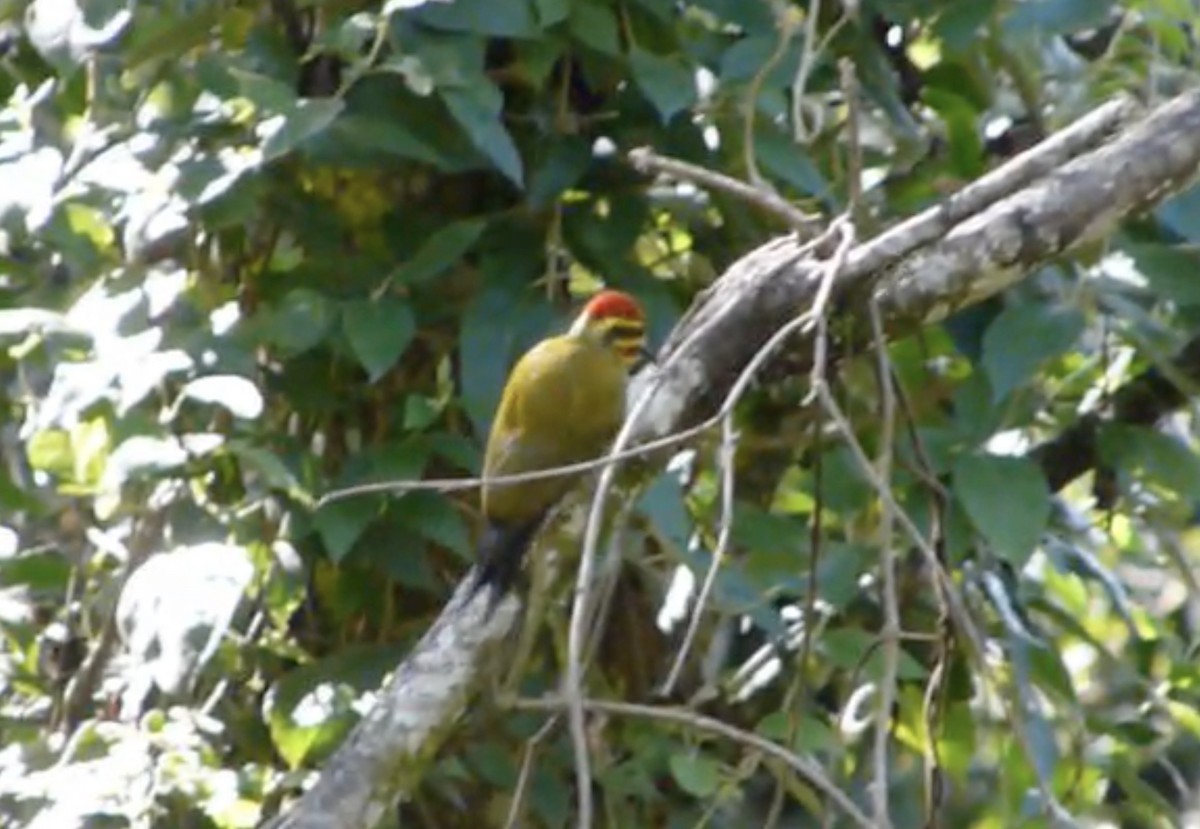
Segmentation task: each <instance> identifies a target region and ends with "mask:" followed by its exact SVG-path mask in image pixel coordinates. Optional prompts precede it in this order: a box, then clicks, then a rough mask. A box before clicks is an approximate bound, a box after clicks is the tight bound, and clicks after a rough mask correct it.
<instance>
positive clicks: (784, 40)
mask: <svg viewBox="0 0 1200 829" xmlns="http://www.w3.org/2000/svg"><path fill="white" fill-rule="evenodd" d="M768 5H770V6H771V10H772V12H774V14H775V25H776V26H778V27H779V39H778V40H777V41H776V43H775V49H774V50H773V51H772V52H771V54H770V55H769V56H768V57H767V59H766V61H764V62H763V65H762V66H760V67H759V68H758V71H757V72H755V73H754V77H753V78H751V79H750V83H748V84H747V85H746V92H745V94H744V96H743V99H742V106H743V107H744V110H745V111H744V112H743V113H742V161H743V163H744V164H745V165H746V177H747V178H749V179H750V184H751V185H753V186H754V187H755V188H757V189H759V190H771V189H773V188H772V187H771V185H770V183H769V182H767V180H766V179H764V178H763V177H762V174H760V173H759V172H758V157H757V146H758V144H757V141H755V138H754V122H755V117H756V116H757V115H758V95H759V93H760V92H761V91H762V85H763V81H765V80H766V78H767V75H770V74H771V73H772V72H774V71H775V67H776V66H778V65H779V61H780V60H782V59H783V55H784V53H785V52H787V47H788V44H789V43H791V42H792V36H793V35H794V34H795V33H796V27H797V26H798V25H799V12H798V11H797V10H796V9H794V8H793V7H792V6H790V5H788V4H787V3H783V2H780V0H774V2H770V0H768Z"/></svg>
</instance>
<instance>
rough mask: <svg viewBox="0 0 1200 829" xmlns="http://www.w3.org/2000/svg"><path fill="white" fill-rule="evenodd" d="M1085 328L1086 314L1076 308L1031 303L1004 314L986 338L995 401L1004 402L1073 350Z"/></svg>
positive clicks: (985, 361)
mask: <svg viewBox="0 0 1200 829" xmlns="http://www.w3.org/2000/svg"><path fill="white" fill-rule="evenodd" d="M1083 326H1084V318H1083V314H1082V313H1080V312H1079V311H1077V310H1076V309H1074V308H1064V307H1062V306H1055V305H1049V304H1047V303H1040V302H1037V303H1034V302H1028V303H1024V304H1021V305H1015V306H1013V307H1011V308H1006V309H1005V310H1004V311H1002V312H1001V313H1000V315H999V316H998V317H996V319H995V320H994V321H993V322H992V324H991V325H990V326H988V330H987V333H986V334H984V335H983V367H984V370H985V371H986V372H987V376H988V379H989V380H990V381H991V385H992V400H993V401H994V402H998V401H1000V400H1003V399H1004V398H1005V397H1007V396H1008V394H1009V392H1011V391H1012V390H1013V389H1015V388H1017V387H1018V386H1020V385H1021V384H1022V383H1024V382H1025V381H1026V380H1028V379H1029V378H1030V377H1032V376H1033V375H1034V373H1035V372H1036V371H1037V370H1038V367H1039V366H1041V364H1042V363H1043V362H1044V361H1046V360H1047V359H1049V358H1051V357H1055V356H1057V355H1059V354H1062V353H1063V352H1064V351H1066V350H1067V349H1069V348H1070V347H1071V346H1072V345H1073V344H1074V343H1075V341H1076V340H1077V339H1078V338H1079V335H1080V333H1081V332H1082V331H1083Z"/></svg>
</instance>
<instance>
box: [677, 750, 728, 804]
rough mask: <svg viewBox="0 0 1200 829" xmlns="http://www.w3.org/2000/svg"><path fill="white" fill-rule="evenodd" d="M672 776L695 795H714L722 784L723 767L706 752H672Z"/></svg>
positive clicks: (685, 789)
mask: <svg viewBox="0 0 1200 829" xmlns="http://www.w3.org/2000/svg"><path fill="white" fill-rule="evenodd" d="M670 765H671V776H672V777H674V778H675V782H676V783H678V784H679V786H680V788H682V789H683V790H684V791H686V792H687V793H688V794H690V795H692V796H693V797H712V795H714V794H715V793H716V791H717V787H718V786H720V785H721V767H720V765H719V764H718V763H717V761H716V760H713V759H712V758H711V757H709V756H707V755H705V754H699V753H697V754H690V753H689V754H672V755H671V760H670Z"/></svg>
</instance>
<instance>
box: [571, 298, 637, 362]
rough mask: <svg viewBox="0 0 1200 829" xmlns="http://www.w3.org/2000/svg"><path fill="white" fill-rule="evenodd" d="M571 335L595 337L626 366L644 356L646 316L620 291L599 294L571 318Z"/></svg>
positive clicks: (634, 301) (635, 301)
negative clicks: (572, 322)
mask: <svg viewBox="0 0 1200 829" xmlns="http://www.w3.org/2000/svg"><path fill="white" fill-rule="evenodd" d="M571 333H572V334H575V335H590V336H593V337H596V338H598V339H599V340H601V341H602V342H604V343H606V344H607V345H609V346H610V347H611V348H612V349H613V350H614V351H616V352H617V354H618V355H619V356H620V357H621V359H622V360H623V361H624V362H625V364H626V366H629V367H632V366H633V365H634V364H635V363H637V362H638V360H639V359H641V358H642V357H643V356H648V355H647V353H646V315H645V314H644V313H642V306H641V305H638V302H637V300H636V299H634V298H633V297H631V296H630V295H629V294H626V293H623V292H621V291H601V292H600V293H598V294H596V295H595V296H593V297H592V298H591V299H590V300H588V303H587V305H585V306H583V310H582V311H581V312H580V313H579V316H578V317H576V318H575V323H574V325H572V326H571Z"/></svg>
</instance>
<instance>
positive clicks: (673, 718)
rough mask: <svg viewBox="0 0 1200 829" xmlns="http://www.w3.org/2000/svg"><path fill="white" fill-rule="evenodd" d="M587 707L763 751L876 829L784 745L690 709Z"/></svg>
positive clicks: (597, 703) (601, 703)
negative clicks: (680, 727)
mask: <svg viewBox="0 0 1200 829" xmlns="http://www.w3.org/2000/svg"><path fill="white" fill-rule="evenodd" d="M565 704H566V701H565V700H561V699H553V698H548V699H545V698H544V699H531V700H526V699H520V700H515V701H514V702H513V707H515V708H522V709H526V710H533V711H545V710H558V709H561V708H562V707H563V706H564V705H565ZM582 704H583V707H584V708H586V709H588V710H589V711H595V712H598V713H601V714H615V715H618V716H627V717H643V718H645V719H651V720H662V721H665V722H671V723H678V724H680V725H686V726H690V727H692V728H696V729H699V730H701V731H708V732H711V733H713V734H719V735H720V736H722V737H726V738H728V739H730V740H733V741H735V742H738V743H741V744H743V745H745V746H749V747H750V748H753V749H755V750H757V751H761V752H762V753H763V754H766V755H768V756H770V757H773V758H774V759H776V760H779V761H780V762H782V763H784V764H785V765H786V766H788V767H789V768H790V769H792V770H793V771H794V772H796V773H797V774H798V775H800V776H801V777H802V778H804V779H805V780H806V781H807V782H808V783H809V784H810V785H812V787H813V788H814V789H817V790H818V791H820V792H821V793H822V794H824V795H825V796H826V797H828V798H829V799H830V800H832V801H833V802H834V803H835V804H837V806H838V807H839V808H840V809H841V810H842V811H843V812H845V813H846V815H847V816H848V817H849V818H850V819H851V820H852V821H854V823H855V824H857V825H858V826H860V827H862V829H876V826H875V824H874V823H872V822H871V819H870V818H869V817H867V815H866V814H864V813H863V811H862V810H861V809H859V808H858V806H857V805H855V803H854V801H853V800H851V799H850V797H849V796H848V795H847V794H846V793H845V792H844V791H842V790H841V789H839V788H838V787H837V785H835V784H834V782H833V781H832V780H830V779H829V777H828V775H826V774H825V771H824V769H822V768H821V766H820V765H819V764H818V763H817V762H816V761H815V760H812V759H810V758H808V757H805V756H802V755H799V754H793V753H792V752H790V751H788V750H787V749H785V748H783V747H782V746H779V745H776V744H775V743H773V742H771V741H770V740H768V739H766V738H765V737H760V736H759V735H758V734H755V733H753V732H750V731H745V730H744V729H741V728H738V727H736V726H733V725H730V724H729V723H726V722H723V721H721V720H718V719H716V718H715V717H707V716H705V715H703V714H698V713H696V712H694V711H690V710H688V709H686V708H663V707H657V706H653V705H639V704H637V703H632V702H615V701H609V700H594V699H586V700H583V702H582Z"/></svg>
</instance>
